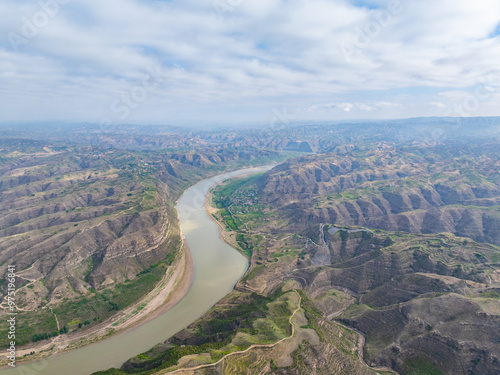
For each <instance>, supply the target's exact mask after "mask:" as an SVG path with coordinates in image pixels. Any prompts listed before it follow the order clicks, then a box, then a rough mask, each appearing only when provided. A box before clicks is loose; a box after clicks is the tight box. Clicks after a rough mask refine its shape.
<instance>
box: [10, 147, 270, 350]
mask: <svg viewBox="0 0 500 375" xmlns="http://www.w3.org/2000/svg"><path fill="white" fill-rule="evenodd" d="M0 156H1V160H2V164H1V166H0V275H4V274H5V272H6V269H7V266H8V265H10V264H15V265H16V270H17V285H16V287H17V292H16V298H17V301H16V302H17V307H18V309H19V314H20V316H19V321H20V323H19V325H18V327H17V328H18V332H17V334H18V335H17V338H18V341H17V342H18V345H23V344H28V343H30V342H34V343H37V345H38V344H39V342H40V344H41V345H42V346H40V348H45V349H47V348H48V347H50V345H49V346H47V345H46V344H45V343H46V342H47V341H46V340H47V339H50V338H51V337H55V336H57V335H64V336H72V335H75V337H76V338H80V339H81V338H82V337H86V336H88V337H91V338H92V336H91V335H90V332H93V331H95V330H99V332H100V333H99V335H100V336H102V335H104V334H110V333H112V332H113V329H114V328H115V326H117V327H116V328H121V327H122V326H121V324H122V322H123V321H125V320H128V319H131V318H134V316H136V315H137V316H138V314H139V315H140V311H141V310H142V309H143V308H144V306H145V304H146V303H147V302H148V301H144V304H142V305H141V306H139V307H138V308H137V309H132V310H130V311H129V310H127V309H129V307H130V306H133V305H134V304H135V303H137V302H138V301H139V300H141V299H143V298H144V297H145V296H146V295H148V293H149V292H151V291H152V290H153V288H155V286H157V285H158V284H159V283H160V281H162V279H164V280H168V278H169V277H172V278H173V277H174V276H175V277H181V276H182V275H183V269H184V268H185V267H186V266H185V264H184V263H183V262H184V261H185V260H184V257H183V251H182V239H181V236H180V231H179V225H178V219H177V212H176V211H175V207H174V206H175V201H176V200H177V199H178V197H179V196H180V194H181V193H182V191H183V190H184V189H185V188H187V187H188V186H190V185H191V184H193V183H194V182H196V181H198V180H200V179H202V178H204V177H208V176H210V175H213V174H216V173H219V172H220V171H223V170H226V169H232V168H237V167H238V166H241V165H248V164H251V163H258V162H266V161H267V160H271V159H273V158H276V157H278V154H277V153H273V152H267V151H259V150H255V149H250V148H246V149H243V148H242V149H231V150H228V149H223V148H219V149H213V150H199V151H189V152H181V151H175V152H174V151H172V152H138V151H137V152H136V151H125V150H118V149H101V148H96V147H86V146H85V147H81V146H73V145H67V144H61V143H54V144H49V143H46V142H38V141H30V140H25V139H15V140H14V139H13V140H4V141H2V143H1V144H0ZM176 268H177V269H179V271H181V272H176V271H175V270H176ZM1 281H4V279H3V278H2V279H1ZM1 287H2V294H3V296H5V295H6V291H7V289H6V288H7V285H6V283H5V282H2V285H1ZM148 298H150V297H148ZM149 302H150V301H149ZM0 306H1V307H2V310H1V312H0V315H2V314H3V315H4V314H5V312H6V310H5V308H6V304H5V303H3V304H2V305H0ZM117 314H118V315H119V316H120V321H119V322H120V325H117V324H114V325H113V326H112V327H109V328H111V329H109V328H107V322H109V319H110V318H111V317H112V316H117ZM134 319H135V318H134ZM1 321H2V323H0V328H1V329H0V331H2V332H5V330H6V329H7V325H6V324H7V323H6V319H2V320H1ZM123 324H125V323H123ZM96 332H97V331H96ZM1 337H2V339H1V340H6V339H7V335H6V334H2V335H1ZM32 345H33V344H32ZM29 351H31V349H29ZM34 351H35V352H38V350H36V348H35V350H34Z"/></svg>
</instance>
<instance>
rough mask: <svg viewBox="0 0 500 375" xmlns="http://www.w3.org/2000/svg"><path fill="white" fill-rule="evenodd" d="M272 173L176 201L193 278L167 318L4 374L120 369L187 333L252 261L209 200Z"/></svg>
mask: <svg viewBox="0 0 500 375" xmlns="http://www.w3.org/2000/svg"><path fill="white" fill-rule="evenodd" d="M269 169H271V166H263V167H257V168H251V169H242V170H238V171H235V172H231V173H226V174H223V175H219V176H216V177H212V178H210V179H208V180H204V181H202V182H199V183H198V184H196V185H194V186H193V187H191V188H189V189H188V190H186V192H185V193H184V195H183V196H182V197H181V199H179V202H178V203H177V211H178V213H179V218H180V224H181V229H182V233H183V235H184V236H185V240H186V243H187V245H188V246H189V250H190V252H191V256H192V259H193V267H194V278H193V282H192V285H191V287H190V289H189V291H188V293H187V294H186V295H185V296H184V298H183V299H182V300H181V301H180V302H179V303H178V304H177V305H176V306H174V307H173V308H172V309H170V310H168V311H167V312H165V313H164V314H162V315H160V316H158V317H156V318H154V319H152V320H150V321H149V322H147V323H145V324H142V325H140V326H138V327H136V328H133V329H131V330H129V331H126V332H124V333H120V334H117V335H115V336H112V337H110V338H108V339H106V340H104V341H101V342H98V343H95V344H92V345H89V346H85V347H82V348H79V349H75V350H72V351H68V352H64V353H60V354H57V355H55V356H52V357H49V358H47V359H45V360H42V361H39V362H33V363H27V364H23V365H20V366H18V367H17V368H15V369H7V368H3V369H0V374H5V375H18V374H37V375H66V374H73V375H89V374H91V373H93V372H95V371H100V370H105V369H108V368H111V367H118V368H119V367H121V365H122V364H123V363H124V362H125V361H127V360H128V359H130V358H131V357H133V356H135V355H137V354H139V353H142V352H145V351H147V350H149V349H150V348H151V347H153V346H154V345H156V344H158V343H161V342H163V341H165V340H166V339H168V338H169V337H171V336H173V335H174V334H175V333H177V332H178V331H180V330H182V329H184V328H185V327H187V326H188V325H189V324H191V323H192V322H194V321H195V320H196V319H198V318H199V317H201V316H202V315H203V314H204V313H205V312H207V311H208V310H209V309H210V308H211V307H212V306H213V305H214V304H215V303H216V302H217V301H219V300H220V299H222V298H223V297H224V296H225V295H226V294H228V293H229V292H230V291H231V290H232V289H233V288H234V285H235V284H236V282H237V281H238V280H239V279H240V278H241V277H242V276H243V275H244V273H245V272H246V270H247V268H248V261H247V259H246V258H245V257H244V256H243V255H241V254H240V253H239V252H237V251H236V250H235V249H233V248H232V247H231V246H229V245H228V244H226V243H224V242H223V241H222V240H221V239H220V237H219V230H218V227H217V225H216V224H215V223H214V222H213V221H212V220H211V219H210V218H209V216H208V214H207V213H206V211H205V208H204V202H205V196H206V194H207V192H208V191H209V189H210V188H211V187H212V186H213V185H215V184H217V183H218V182H220V181H222V180H225V179H227V178H230V177H234V176H238V175H242V174H248V173H258V172H263V171H267V170H269Z"/></svg>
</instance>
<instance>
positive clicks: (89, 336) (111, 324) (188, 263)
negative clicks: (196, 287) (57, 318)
mask: <svg viewBox="0 0 500 375" xmlns="http://www.w3.org/2000/svg"><path fill="white" fill-rule="evenodd" d="M193 277H194V266H193V259H192V256H191V252H190V251H189V247H188V245H187V243H186V241H185V240H183V241H182V248H181V250H180V251H179V256H177V258H176V260H175V261H174V263H173V264H172V265H171V266H169V267H168V269H167V270H166V271H165V275H164V276H163V278H162V280H161V281H160V282H159V283H158V284H157V285H156V287H155V288H154V289H153V290H152V291H151V292H149V293H148V294H147V295H146V296H145V297H144V298H142V299H141V300H140V301H138V302H136V303H135V304H133V305H132V306H129V307H128V308H126V309H125V310H123V311H121V312H120V313H118V314H116V315H115V316H113V317H111V318H110V319H108V320H106V321H105V322H103V323H101V324H99V325H97V326H96V327H95V328H94V329H92V330H91V331H82V332H78V333H76V334H73V335H71V336H65V335H60V336H57V337H55V338H53V339H52V340H50V341H49V342H45V343H41V345H28V346H25V347H22V348H19V349H18V350H17V356H18V360H17V363H18V364H21V365H22V364H23V363H28V362H32V361H37V360H41V359H44V358H47V357H49V356H53V355H55V354H59V353H62V352H67V351H72V350H77V349H79V348H82V347H84V346H87V345H90V344H93V343H95V342H99V341H101V340H103V339H105V338H108V337H110V336H114V335H117V334H121V333H125V332H127V331H129V330H132V329H134V328H136V327H138V326H139V325H141V324H145V323H147V322H149V321H151V320H153V319H155V318H156V317H158V316H160V315H162V314H164V313H165V312H167V311H168V310H170V309H171V308H172V307H174V306H175V305H176V304H177V303H179V301H180V300H181V299H182V298H183V297H184V296H185V295H186V294H187V292H188V291H189V288H190V286H191V284H192V281H193ZM33 352H35V353H34V354H30V353H33ZM23 356H26V357H24V358H22V357H23ZM6 364H7V362H6V359H4V358H2V360H1V361H0V365H2V366H4V365H6ZM2 368H3V367H2ZM2 368H0V369H2Z"/></svg>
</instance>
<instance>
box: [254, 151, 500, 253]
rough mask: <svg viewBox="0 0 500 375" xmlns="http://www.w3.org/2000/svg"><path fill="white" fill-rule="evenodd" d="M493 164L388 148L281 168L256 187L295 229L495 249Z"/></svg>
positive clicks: (498, 193) (498, 199) (498, 237)
mask: <svg viewBox="0 0 500 375" xmlns="http://www.w3.org/2000/svg"><path fill="white" fill-rule="evenodd" d="M498 163H499V160H498V156H497V157H496V158H495V157H494V155H493V154H492V155H491V157H485V158H484V159H482V160H474V159H473V158H470V157H469V158H467V157H462V158H460V157H443V158H441V160H439V159H437V160H436V157H435V156H433V157H432V159H431V158H429V157H427V158H426V157H423V156H419V155H418V154H414V153H411V152H407V151H406V152H405V151H401V152H400V153H397V152H396V150H394V149H393V150H377V151H374V152H371V153H368V154H366V155H356V156H352V155H351V156H345V157H338V156H332V155H319V156H310V157H303V158H299V159H295V160H294V161H290V162H288V163H285V164H282V165H280V166H279V168H275V170H273V171H272V172H270V173H268V174H266V175H265V176H263V177H262V178H261V179H260V180H259V181H258V182H257V184H258V187H259V195H260V196H261V197H262V198H263V199H265V201H266V202H268V203H269V204H271V205H272V207H275V208H277V209H278V210H280V211H281V213H282V215H283V216H284V217H290V218H291V217H294V218H295V219H294V220H292V221H293V225H295V226H296V229H300V227H303V226H304V225H307V224H308V223H311V222H313V223H332V224H338V225H347V226H348V225H357V226H366V227H369V228H378V229H384V230H389V231H398V230H401V231H406V232H411V233H440V232H450V233H454V234H456V235H459V236H463V237H470V238H473V239H475V240H477V241H481V242H489V243H494V244H498V245H500V231H499V230H498V228H500V221H499V220H500V219H499V217H500V216H499V203H500V185H499V177H498ZM312 207H314V209H311V208H312Z"/></svg>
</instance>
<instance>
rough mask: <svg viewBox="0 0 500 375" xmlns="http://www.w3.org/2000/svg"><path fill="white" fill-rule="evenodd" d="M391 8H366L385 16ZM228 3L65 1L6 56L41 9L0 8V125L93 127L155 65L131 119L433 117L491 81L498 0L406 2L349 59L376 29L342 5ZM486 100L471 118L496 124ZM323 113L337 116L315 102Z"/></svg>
mask: <svg viewBox="0 0 500 375" xmlns="http://www.w3.org/2000/svg"><path fill="white" fill-rule="evenodd" d="M221 1H222V2H224V1H225V0H221ZM388 2H389V0H388V1H381V0H380V1H378V0H377V1H372V3H374V4H378V5H379V7H380V9H382V10H383V9H386V8H387V4H388ZM227 4H233V5H231V8H230V10H228V11H227V12H225V13H224V15H223V18H222V19H220V18H219V17H218V15H217V13H216V12H215V10H214V8H213V6H212V5H213V3H212V2H211V1H208V2H199V1H195V0H185V1H180V0H173V1H167V2H165V1H153V0H150V1H139V0H107V1H98V0H85V1H84V0H72V1H71V2H70V3H68V4H67V5H61V6H60V9H59V11H58V12H57V14H56V15H55V16H53V17H49V20H48V22H47V25H46V26H44V27H41V28H39V30H38V32H37V35H36V36H35V37H33V38H26V40H25V41H27V43H26V44H21V45H19V46H18V47H19V48H18V51H15V50H14V49H13V48H12V46H11V43H10V42H9V39H8V38H7V35H9V33H15V34H17V35H18V36H23V33H22V31H23V25H24V24H25V21H23V17H26V19H28V20H29V21H31V22H33V16H34V15H36V14H37V12H40V11H41V8H40V5H39V4H38V3H35V2H26V1H22V2H17V1H13V0H5V1H3V2H2V3H1V4H0V34H1V35H3V36H4V40H3V41H2V42H1V43H0V103H1V104H0V113H2V115H3V119H4V120H16V119H19V120H24V119H29V120H35V119H56V118H63V119H75V120H88V121H99V119H100V118H101V117H102V116H106V115H109V111H110V105H111V103H112V102H113V101H114V100H115V99H116V98H117V97H120V95H123V94H126V93H127V92H129V91H130V90H131V89H132V88H133V87H134V86H136V85H138V84H140V81H141V79H142V77H143V76H144V74H145V72H146V71H147V67H155V66H157V65H160V66H162V67H163V68H162V71H164V72H165V81H164V83H163V84H162V85H161V86H160V87H158V89H157V90H155V91H154V93H152V94H150V95H149V96H148V98H147V100H145V101H144V102H142V103H140V105H138V106H137V108H136V109H135V110H134V111H132V113H131V115H130V117H129V118H127V119H126V121H144V122H148V121H154V122H162V121H163V122H174V123H175V121H180V120H183V119H184V120H190V119H192V120H193V121H194V120H212V121H216V120H222V121H231V120H243V119H248V120H253V119H261V118H262V116H265V115H263V114H264V113H268V112H269V109H270V108H273V107H279V106H283V105H288V106H293V107H300V108H309V109H310V111H306V112H308V113H312V112H321V113H323V114H325V115H328V116H331V117H332V118H333V117H335V116H349V117H351V116H359V115H363V116H366V114H369V115H373V116H384V117H401V116H412V115H436V114H437V115H439V113H440V111H442V108H443V107H442V106H441V104H443V105H444V106H449V105H452V104H453V102H454V101H458V102H460V101H462V100H463V99H464V97H465V98H466V97H467V95H471V94H470V92H471V91H472V92H473V90H474V87H475V86H476V85H477V84H479V83H480V82H481V80H484V79H485V77H488V76H489V75H494V76H496V77H500V68H499V67H498V61H500V36H497V37H491V35H492V33H493V32H494V31H495V30H496V29H497V27H498V25H499V23H500V2H498V1H497V0H478V1H475V2H470V1H467V0H442V1H439V2H437V1H435V0H421V1H418V2H415V1H409V0H401V12H399V13H397V14H394V15H392V17H391V18H390V20H389V21H388V22H385V23H384V25H383V26H382V27H380V30H379V31H378V32H377V33H376V35H373V36H372V37H370V38H369V43H368V44H367V45H366V46H365V47H363V48H358V50H359V51H357V52H356V54H354V55H352V58H351V59H349V60H350V61H349V60H348V59H346V58H345V55H344V54H343V53H342V45H343V43H344V44H345V43H351V44H352V43H353V40H355V39H356V38H357V37H358V36H359V35H358V34H359V32H360V31H361V32H366V30H367V28H368V30H369V27H370V25H373V22H375V21H374V20H376V18H375V16H374V12H373V11H370V10H369V9H368V8H365V7H359V6H355V5H352V3H350V2H349V1H347V0H341V1H333V0H292V1H286V0H253V1H249V0H241V1H240V2H227ZM10 35H11V36H12V35H13V34H10ZM422 88H425V90H427V91H428V92H427V93H425V94H422V93H421V91H422ZM375 97H376V98H377V100H373V98H375ZM494 99H495V97H494V96H493V95H492V96H491V98H488V99H487V100H485V101H484V102H482V103H481V104H482V105H481V107H480V108H479V109H478V110H477V115H484V114H488V115H494V114H496V115H499V114H500V113H499V112H498V111H499V110H498V109H497V108H496V107H495V105H494V104H495V103H494V102H493V100H494ZM325 102H326V103H333V104H322V105H318V104H315V103H325ZM438 103H440V104H438ZM26 108H29V111H27V110H26Z"/></svg>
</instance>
